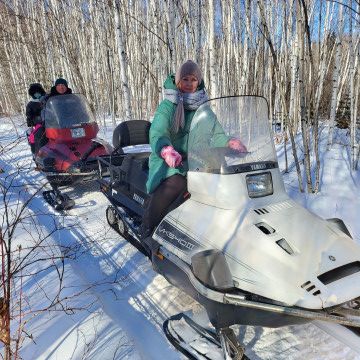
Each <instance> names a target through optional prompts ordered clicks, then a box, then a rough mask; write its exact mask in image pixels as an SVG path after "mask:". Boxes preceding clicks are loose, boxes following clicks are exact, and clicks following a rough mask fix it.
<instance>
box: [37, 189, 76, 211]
mask: <svg viewBox="0 0 360 360" xmlns="http://www.w3.org/2000/svg"><path fill="white" fill-rule="evenodd" d="M43 197H44V199H45V201H46V202H47V203H48V204H49V205H50V206H52V207H53V208H54V209H55V210H57V211H63V210H69V209H71V208H73V207H74V205H75V201H74V200H72V199H70V198H69V196H68V195H66V194H61V193H60V192H59V191H58V190H57V191H56V190H47V191H44V192H43Z"/></svg>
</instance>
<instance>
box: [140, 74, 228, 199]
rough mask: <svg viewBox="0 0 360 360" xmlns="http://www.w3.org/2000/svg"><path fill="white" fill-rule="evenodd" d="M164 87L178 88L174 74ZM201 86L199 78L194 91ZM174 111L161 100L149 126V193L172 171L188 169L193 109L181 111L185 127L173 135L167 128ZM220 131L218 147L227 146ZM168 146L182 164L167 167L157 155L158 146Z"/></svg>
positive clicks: (185, 171)
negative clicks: (180, 157)
mask: <svg viewBox="0 0 360 360" xmlns="http://www.w3.org/2000/svg"><path fill="white" fill-rule="evenodd" d="M164 88H165V89H173V90H177V87H176V85H175V77H174V75H170V76H169V77H168V78H167V79H166V80H165V83H164ZM203 88H204V82H203V81H202V82H201V83H200V85H199V87H198V89H197V90H201V89H203ZM175 110H176V104H174V103H172V102H171V101H169V100H167V99H165V100H163V101H162V102H161V103H160V105H159V106H158V108H157V109H156V112H155V115H154V119H153V122H152V124H151V127H150V134H149V142H150V145H151V150H152V152H151V155H150V158H149V177H148V181H147V183H146V187H147V191H148V193H152V192H153V191H154V190H155V189H156V188H157V187H158V186H159V185H160V183H161V182H162V181H163V180H165V179H167V178H168V177H170V176H172V175H175V174H180V175H183V176H186V173H187V171H188V162H187V158H186V155H187V145H188V136H189V130H190V125H191V121H192V118H193V116H194V114H195V112H196V111H195V110H186V109H185V110H184V115H185V126H184V128H180V129H179V131H178V132H177V133H176V134H175V133H173V132H171V130H170V129H171V126H172V120H173V117H174V113H175ZM219 126H220V125H219ZM221 133H222V134H221V136H220V137H219V138H218V140H219V141H218V145H217V146H226V144H227V142H228V140H229V139H228V137H227V136H226V135H225V134H224V132H223V131H221ZM169 145H171V146H173V147H174V149H175V150H176V151H177V152H178V153H180V154H181V156H182V157H183V161H182V163H181V165H179V166H178V167H176V168H171V167H169V166H168V165H167V164H166V162H165V161H164V160H163V158H162V157H161V156H160V152H161V149H162V148H163V147H164V146H169Z"/></svg>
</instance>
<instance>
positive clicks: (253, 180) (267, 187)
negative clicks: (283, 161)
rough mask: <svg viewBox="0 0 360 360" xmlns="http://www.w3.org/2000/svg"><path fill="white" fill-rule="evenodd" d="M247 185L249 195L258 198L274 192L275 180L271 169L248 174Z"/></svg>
mask: <svg viewBox="0 0 360 360" xmlns="http://www.w3.org/2000/svg"><path fill="white" fill-rule="evenodd" d="M246 186H247V189H248V194H249V197H251V198H258V197H263V196H268V195H271V194H272V193H273V182H272V177H271V173H270V172H269V171H267V172H264V173H259V174H254V175H246Z"/></svg>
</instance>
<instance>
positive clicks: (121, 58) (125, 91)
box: [113, 0, 132, 120]
mask: <svg viewBox="0 0 360 360" xmlns="http://www.w3.org/2000/svg"><path fill="white" fill-rule="evenodd" d="M113 4H114V16H115V26H116V35H117V46H118V55H119V62H120V74H121V85H122V94H123V96H124V103H125V116H126V120H130V119H131V118H132V111H131V102H130V90H129V84H128V77H127V73H126V70H127V63H126V53H125V47H124V41H123V32H122V30H121V24H120V14H119V11H120V4H119V2H118V1H117V0H114V2H113Z"/></svg>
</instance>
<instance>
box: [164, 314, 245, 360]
mask: <svg viewBox="0 0 360 360" xmlns="http://www.w3.org/2000/svg"><path fill="white" fill-rule="evenodd" d="M163 330H164V332H165V335H166V337H167V339H168V340H169V341H170V342H171V344H172V345H173V346H174V347H175V348H176V349H177V350H179V351H180V352H181V353H183V354H184V355H185V356H186V357H187V358H188V359H191V360H200V359H201V360H204V359H209V360H221V359H224V357H225V359H229V360H230V359H236V360H249V358H248V357H247V356H246V355H245V354H244V352H243V349H242V348H241V347H240V348H239V346H238V342H237V340H236V337H235V335H234V332H233V330H232V329H230V328H226V329H221V330H220V331H219V334H217V333H216V332H215V331H211V330H209V329H206V328H204V327H202V326H200V325H199V324H197V323H196V322H195V321H193V320H192V319H191V318H190V317H189V316H187V315H186V314H184V313H180V314H176V315H173V316H171V317H170V318H169V319H167V320H166V321H165V322H164V324H163ZM222 345H223V346H222ZM224 351H225V352H226V353H227V355H224Z"/></svg>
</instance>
